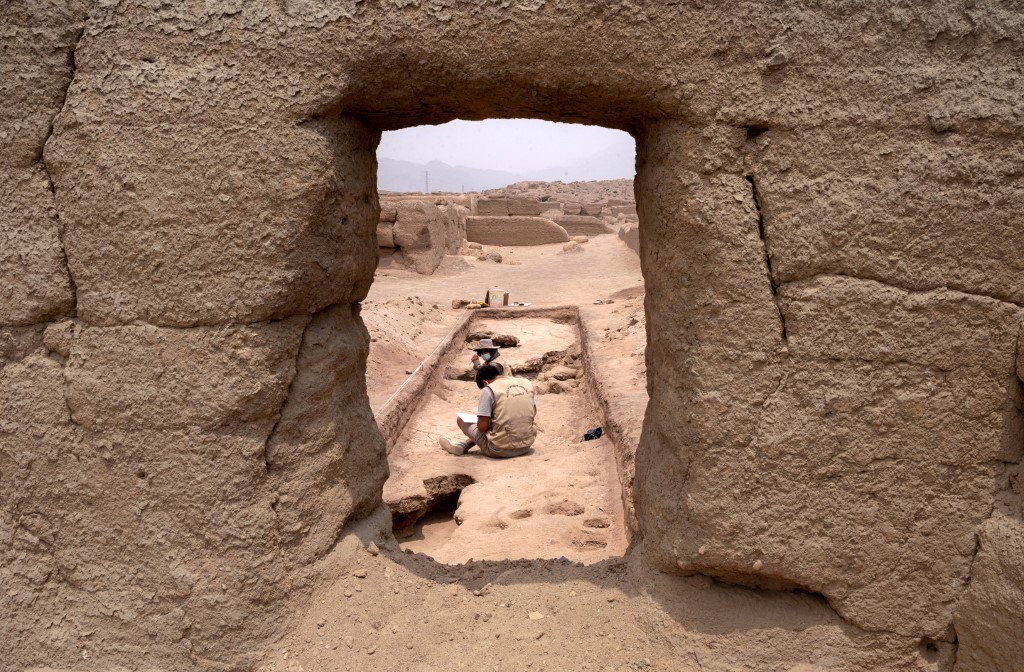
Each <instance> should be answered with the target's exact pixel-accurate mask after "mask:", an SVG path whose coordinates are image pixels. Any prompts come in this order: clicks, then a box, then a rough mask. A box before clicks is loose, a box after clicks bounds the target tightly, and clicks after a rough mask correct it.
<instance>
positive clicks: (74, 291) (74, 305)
mask: <svg viewBox="0 0 1024 672" xmlns="http://www.w3.org/2000/svg"><path fill="white" fill-rule="evenodd" d="M84 34H85V27H84V26H83V27H82V28H81V29H80V30H79V31H78V33H76V35H75V38H74V41H73V42H72V44H71V49H70V50H69V51H68V66H69V67H70V68H71V76H70V77H68V85H67V86H66V87H64V95H63V97H62V98H61V100H60V105H58V106H57V112H56V114H54V115H53V118H52V119H51V120H50V126H49V128H48V129H47V131H46V138H45V139H44V140H43V143H42V144H41V145H40V146H39V156H38V157H37V158H36V163H37V164H39V166H40V167H41V168H42V170H43V174H44V175H46V184H47V187H48V188H49V190H50V196H52V197H53V212H54V215H55V216H56V218H57V240H58V241H59V242H60V251H61V254H62V255H63V256H64V268H65V269H66V270H67V273H68V284H69V285H70V289H71V315H70V316H71V317H75V316H76V315H77V314H78V284H77V283H76V282H75V276H74V275H73V274H72V272H71V263H70V262H69V260H68V247H67V244H65V242H64V220H63V218H62V217H61V216H60V207H59V206H58V204H57V187H56V185H54V182H53V176H52V175H51V174H50V166H49V165H48V164H47V163H46V145H47V144H49V142H50V139H51V138H52V137H53V131H54V127H55V126H56V124H57V118H58V117H59V116H60V114H61V112H63V111H64V107H65V106H66V105H67V102H68V93H69V92H70V91H71V85H72V84H74V82H75V74H76V73H77V71H78V65H77V63H76V61H75V52H76V51H77V50H78V45H79V43H80V42H81V41H82V36H83V35H84Z"/></svg>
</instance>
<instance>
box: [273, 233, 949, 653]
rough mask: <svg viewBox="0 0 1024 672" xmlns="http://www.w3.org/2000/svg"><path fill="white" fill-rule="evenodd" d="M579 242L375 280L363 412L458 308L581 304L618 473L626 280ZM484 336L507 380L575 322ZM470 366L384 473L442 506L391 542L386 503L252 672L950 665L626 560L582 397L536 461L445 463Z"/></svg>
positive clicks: (528, 322) (641, 382)
mask: <svg viewBox="0 0 1024 672" xmlns="http://www.w3.org/2000/svg"><path fill="white" fill-rule="evenodd" d="M584 247H585V248H586V249H585V251H584V252H583V253H578V254H573V255H568V254H562V253H561V246H560V245H551V246H543V247H536V248H516V249H515V250H509V249H508V248H505V249H503V250H501V251H502V253H503V256H504V257H505V259H509V258H511V259H513V260H514V263H511V264H495V263H493V262H481V261H477V260H475V259H470V258H462V257H449V258H447V259H446V261H445V263H444V264H443V265H442V268H441V269H440V270H439V272H438V273H437V274H436V275H435V276H432V277H424V276H420V275H417V274H415V273H413V272H409V271H403V270H386V269H385V270H381V271H379V272H378V277H377V279H376V281H375V283H374V285H373V288H372V290H371V293H370V297H369V299H368V300H367V301H366V303H365V306H364V312H363V317H364V319H365V320H366V323H367V326H368V328H369V330H370V333H371V337H372V339H373V341H372V343H371V353H370V361H369V366H368V373H367V384H368V387H369V393H370V397H371V400H372V402H373V406H374V409H375V411H377V410H379V409H380V408H381V407H382V406H383V405H384V403H385V402H386V401H387V399H388V397H389V396H390V395H391V394H392V393H393V391H394V390H395V388H396V387H397V386H399V385H401V383H402V381H403V380H405V379H406V378H407V376H408V375H409V373H407V372H411V371H413V370H414V369H415V367H416V366H417V365H418V364H419V362H420V361H422V360H423V359H424V358H426V357H427V356H428V355H430V354H431V353H432V352H433V351H434V350H435V348H437V347H438V345H439V344H440V343H442V342H443V340H444V338H445V336H446V335H447V334H448V333H449V332H450V331H451V329H452V327H453V326H454V325H455V324H456V323H457V322H458V320H459V319H460V317H462V316H463V315H464V314H465V312H464V310H453V309H451V301H452V299H454V298H476V297H477V296H482V295H483V292H484V289H485V288H486V287H487V286H500V287H502V288H503V289H506V290H508V291H510V292H511V294H512V298H513V300H519V301H528V302H531V303H533V304H534V305H563V304H575V305H579V306H580V319H581V329H582V331H583V332H584V336H585V337H586V338H587V340H588V343H589V347H590V350H591V352H592V353H593V354H594V362H593V368H592V370H589V371H587V372H586V374H587V375H589V376H590V377H591V378H592V379H593V387H594V388H595V389H596V390H597V391H598V394H599V396H600V400H601V401H603V407H604V408H607V410H608V416H607V417H606V420H607V422H608V425H609V426H610V427H611V426H614V428H615V430H616V432H617V433H618V434H619V435H620V436H621V437H624V440H623V444H624V445H621V446H620V447H619V448H620V450H619V454H618V461H619V463H620V469H621V465H622V464H623V463H624V462H625V463H626V466H627V467H628V462H629V456H630V455H631V452H632V451H634V450H635V447H636V441H638V440H639V436H640V427H641V424H642V420H643V412H644V408H645V406H646V401H647V395H646V390H645V380H646V378H645V369H644V362H643V352H644V346H645V338H646V335H645V328H644V320H643V303H642V302H643V290H642V286H643V283H642V276H641V273H640V265H639V261H638V259H637V256H636V255H635V253H633V252H632V251H630V250H629V249H627V248H626V247H625V245H624V244H623V243H622V242H621V241H620V240H619V239H618V238H617V237H616V236H614V235H606V236H600V237H597V238H595V239H592V240H591V241H590V242H588V243H587V244H585V245H584ZM489 326H490V325H489ZM493 328H494V329H495V330H496V331H500V332H502V333H513V331H514V332H515V335H517V336H519V337H520V338H521V341H522V345H521V346H520V347H521V349H518V348H513V349H509V350H508V351H507V352H506V353H505V355H503V356H506V357H508V361H509V362H510V363H511V364H512V365H513V366H514V367H515V366H516V365H521V364H523V363H525V362H528V361H529V360H530V359H532V358H533V357H535V356H536V354H537V353H538V352H541V351H543V350H544V349H545V348H547V347H551V349H553V350H557V349H562V350H565V351H566V352H565V353H564V354H567V355H571V354H573V353H574V352H575V350H574V349H573V348H574V347H577V346H576V345H575V344H576V342H577V339H578V334H577V333H575V331H576V328H575V326H574V325H565V324H553V323H550V322H546V321H545V320H543V319H533V318H531V319H522V320H501V321H500V324H496V325H493ZM552 343H557V344H558V347H553V346H550V345H549V344H552ZM516 350H518V352H517V351H516ZM467 354H468V353H467ZM561 361H562V362H568V363H570V364H572V363H578V362H580V361H582V360H573V359H572V357H571V356H570V357H569V358H568V359H564V358H563V359H562V360H561ZM468 365H469V361H468V358H466V359H464V360H460V361H457V362H455V364H453V365H452V367H451V370H449V371H447V372H446V375H444V376H443V379H442V380H440V381H438V382H437V383H436V384H435V385H434V387H433V388H432V391H430V392H429V395H430V396H429V397H428V398H427V399H425V400H424V401H423V403H422V404H421V406H420V409H419V411H418V412H417V413H416V414H415V416H414V417H413V418H412V419H411V420H410V423H409V425H408V427H407V429H406V431H405V432H404V433H403V435H402V436H401V437H400V439H399V440H398V442H397V443H396V445H395V448H394V449H393V451H392V455H391V459H390V462H391V468H392V477H391V479H390V481H389V482H388V484H387V486H386V488H385V498H386V499H389V500H391V501H392V502H393V503H394V502H401V501H402V500H403V499H405V498H409V497H413V498H414V497H415V496H417V495H418V496H420V497H424V498H430V497H433V496H434V495H437V497H436V498H435V499H437V500H438V501H436V502H435V503H436V506H437V509H436V510H435V512H433V513H430V514H428V515H427V517H426V518H424V519H421V520H419V521H415V520H405V521H404V522H403V521H402V520H398V517H396V520H398V523H399V524H398V527H399V528H404V529H400V530H399V531H400V533H401V534H408V533H409V532H411V533H412V536H409V537H405V538H403V539H400V540H396V538H395V537H393V536H391V535H383V536H382V535H380V534H379V533H378V532H376V530H378V529H380V526H381V525H382V524H383V525H387V523H388V522H389V521H390V520H391V515H390V512H389V511H388V509H387V508H386V507H381V509H379V510H378V512H377V513H376V514H375V517H376V519H370V520H368V521H365V522H363V523H360V524H357V525H355V526H353V527H352V528H351V529H349V530H347V534H346V535H345V536H344V537H343V538H342V540H341V541H340V542H339V544H338V546H337V547H336V548H335V550H334V552H333V553H331V554H330V555H328V556H327V557H326V558H325V559H324V560H323V561H322V566H321V567H320V568H319V570H318V573H319V574H320V575H321V576H326V577H329V578H328V579H326V580H325V581H324V582H323V583H322V584H321V585H320V586H319V587H317V588H316V589H315V593H314V599H313V601H312V603H311V604H310V603H308V602H306V601H304V600H302V601H300V602H299V603H300V604H302V605H303V606H302V608H301V610H299V611H297V612H296V614H295V617H294V622H293V623H291V624H290V626H289V628H288V631H289V633H290V634H289V635H287V636H285V637H284V638H283V639H282V640H281V641H280V642H279V643H278V645H277V646H275V647H274V648H273V650H271V651H270V652H269V653H268V654H266V655H265V656H264V657H263V659H262V662H261V665H260V670H262V672H285V671H287V672H301V671H303V670H308V671H313V670H388V671H390V670H395V671H398V670H463V669H464V670H529V671H531V672H533V671H539V670H549V671H555V670H558V671H562V670H603V671H612V670H616V671H618V670H672V671H675V670H680V671H686V672H731V671H734V670H757V671H759V672H815V671H825V670H829V671H831V672H835V671H848V672H853V671H855V670H932V671H934V670H939V669H948V666H949V665H950V662H951V661H949V660H939V659H938V658H937V657H936V655H935V654H933V653H932V652H931V651H930V650H928V649H926V648H919V647H918V645H917V642H913V641H910V640H908V639H907V638H905V637H901V636H898V635H895V634H892V633H868V632H864V631H861V630H858V629H856V628H853V627H851V626H849V625H847V624H846V623H845V622H843V621H842V619H840V618H839V617H838V616H837V615H836V613H835V612H834V611H833V610H832V609H831V608H830V607H829V605H828V603H827V602H825V601H824V600H822V599H821V598H819V597H816V596H811V595H806V594H802V593H793V592H774V591H766V590H753V589H747V588H742V587H736V586H727V585H723V584H719V583H716V582H714V581H712V580H711V579H708V578H707V577H701V576H696V577H689V578H681V577H673V576H668V575H665V574H662V573H659V572H655V571H653V570H651V569H650V568H648V567H646V566H644V565H643V563H642V560H641V557H640V555H639V554H636V553H628V552H626V532H625V529H626V528H627V527H628V525H629V519H630V516H631V511H630V509H629V507H628V505H627V507H626V510H625V511H624V510H623V509H622V507H621V506H619V504H618V502H619V501H620V500H619V495H620V492H621V491H620V489H619V483H618V482H617V479H616V473H617V470H616V467H615V461H616V457H615V455H613V447H612V445H611V443H610V442H609V441H608V440H607V439H604V440H602V441H600V442H586V443H582V442H579V441H578V439H577V437H578V435H580V433H581V428H585V426H586V425H588V424H589V423H590V422H592V418H595V417H599V416H600V413H601V410H600V408H598V407H599V406H600V404H598V401H599V400H598V399H594V398H591V396H590V393H589V392H588V391H587V389H586V386H584V385H581V384H579V385H576V386H575V387H573V386H572V385H569V386H568V387H569V388H570V389H568V390H565V391H561V392H560V393H558V394H543V395H539V396H538V408H539V417H538V422H539V424H540V427H541V429H542V430H543V433H542V434H541V438H540V439H539V441H538V445H537V446H536V449H535V451H534V452H533V453H532V454H530V455H527V456H524V457H521V458H515V459H513V460H508V461H494V460H488V459H486V458H481V457H472V456H466V457H454V456H450V455H448V454H446V453H444V452H443V451H441V450H440V448H437V447H436V446H437V444H436V436H437V435H438V434H441V433H447V434H449V435H451V436H454V435H455V433H456V430H455V428H454V421H453V418H452V415H453V413H454V412H455V411H457V410H464V411H472V410H473V408H474V404H475V399H476V396H477V393H476V390H475V386H474V385H473V384H472V383H469V382H467V381H463V380H458V379H457V378H458V377H459V375H460V371H459V369H460V368H468ZM537 379H538V382H539V384H541V385H543V384H544V383H545V381H544V380H542V377H541V376H537ZM630 476H631V474H630V473H628V469H627V473H626V474H625V478H624V482H623V483H622V485H623V486H624V487H625V488H626V490H627V493H628V490H629V479H630ZM424 481H426V483H424ZM431 493H433V494H431ZM445 497H447V500H445ZM456 504H457V505H458V509H457V510H454V509H455V506H456ZM527 512H529V513H528V514H527ZM577 512H578V514H577V515H569V514H573V513H577ZM415 517H416V516H413V518H415ZM460 520H461V522H462V524H461V525H458V524H457V521H460ZM605 523H607V524H608V525H607V527H602V525H604V524H605ZM602 544H603V545H602ZM624 552H626V555H625V557H619V556H621V555H622V554H623V553H624ZM524 558H533V559H524ZM922 646H923V645H922Z"/></svg>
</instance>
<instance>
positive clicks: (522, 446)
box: [438, 364, 537, 458]
mask: <svg viewBox="0 0 1024 672" xmlns="http://www.w3.org/2000/svg"><path fill="white" fill-rule="evenodd" d="M477 387H479V388H480V402H479V404H477V409H476V422H473V421H471V418H466V419H465V420H464V419H463V418H461V417H459V418H457V419H456V421H455V422H456V423H457V424H458V426H459V429H460V430H462V433H463V434H465V435H466V439H465V440H458V441H452V440H451V439H448V438H445V437H443V436H442V437H440V438H439V439H438V443H440V444H441V448H442V449H444V450H446V451H448V452H449V453H451V454H452V455H465V454H466V453H468V452H469V449H470V448H472V447H473V446H478V447H479V448H480V452H481V453H483V454H484V455H486V456H487V457H498V458H506V457H519V456H520V455H525V454H526V453H528V452H530V448H531V447H532V446H533V442H534V440H535V439H536V438H537V427H536V425H535V424H534V420H535V419H536V417H537V404H536V402H535V401H534V396H533V383H531V382H530V381H528V380H526V379H525V378H513V377H511V376H504V375H502V374H501V373H500V372H499V371H498V369H497V367H495V366H494V365H492V364H484V365H483V366H481V367H480V370H479V371H478V373H477Z"/></svg>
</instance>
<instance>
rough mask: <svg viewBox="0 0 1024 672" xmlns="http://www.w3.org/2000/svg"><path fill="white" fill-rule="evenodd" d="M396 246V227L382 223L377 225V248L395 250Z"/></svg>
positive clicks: (388, 223)
mask: <svg viewBox="0 0 1024 672" xmlns="http://www.w3.org/2000/svg"><path fill="white" fill-rule="evenodd" d="M394 246H395V225H394V224H393V223H390V222H381V223H380V224H378V225H377V247H388V248H393V247H394Z"/></svg>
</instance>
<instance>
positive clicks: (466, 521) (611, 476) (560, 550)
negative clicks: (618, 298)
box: [378, 307, 628, 564]
mask: <svg viewBox="0 0 1024 672" xmlns="http://www.w3.org/2000/svg"><path fill="white" fill-rule="evenodd" d="M480 336H489V337H493V338H496V339H501V341H503V342H506V343H509V344H510V345H509V346H508V347H504V348H503V349H502V358H503V359H504V360H505V361H506V362H507V363H508V364H509V365H511V366H512V367H513V369H514V370H515V374H516V375H517V376H522V377H525V378H529V379H531V380H532V381H533V382H534V385H535V388H536V392H537V395H536V402H537V409H538V411H537V427H538V432H539V434H538V438H537V441H536V442H535V444H534V447H533V451H532V452H530V453H529V454H527V455H524V456H522V457H518V458H514V459H510V460H495V459H490V458H487V457H484V456H482V455H480V454H478V453H477V452H476V451H475V450H474V451H471V452H470V453H469V454H468V455H465V456H461V457H456V456H453V455H449V454H448V453H446V452H444V451H443V450H442V449H441V448H440V447H439V446H438V439H439V437H442V436H447V437H449V438H453V439H455V438H461V434H460V433H459V431H458V429H457V427H456V425H455V413H456V412H458V411H464V412H474V411H475V409H476V403H477V399H478V397H479V394H480V393H479V390H478V389H477V387H476V385H475V383H474V381H473V377H472V366H471V364H470V361H469V354H470V353H469V351H468V350H467V341H469V340H471V339H475V338H478V337H480ZM515 343H518V344H517V345H515ZM590 361H591V360H590V358H589V357H588V356H587V354H586V353H585V343H584V342H583V339H582V338H581V325H580V318H579V311H578V310H577V309H575V308H571V307H562V308H553V309H543V310H531V311H523V312H513V311H497V310H495V311H478V312H474V313H470V314H468V315H467V317H466V318H465V319H464V320H463V321H462V322H460V323H459V324H457V325H456V327H455V328H454V329H453V330H452V333H451V334H450V336H449V337H448V338H447V339H445V341H444V342H443V343H442V344H441V346H439V347H438V349H437V350H435V352H434V353H433V355H432V356H431V357H428V359H427V361H426V362H425V364H424V365H422V366H421V367H418V369H417V370H416V371H415V372H414V373H413V375H412V376H411V377H410V379H409V381H407V384H406V386H407V388H411V389H412V390H414V391H415V392H414V393H409V396H410V399H409V400H408V401H403V398H404V396H405V394H406V393H402V392H401V391H400V392H399V394H398V395H397V396H396V397H395V399H394V400H393V401H392V402H391V406H392V407H391V408H387V407H386V408H383V409H381V411H380V412H379V413H378V416H379V421H380V420H384V422H382V423H381V424H382V430H383V431H385V435H386V437H387V438H388V440H389V463H390V467H391V477H390V479H389V480H388V482H387V484H386V485H385V488H384V499H385V502H386V503H387V504H388V506H389V507H390V509H391V511H392V518H393V527H394V533H395V536H396V537H397V538H398V539H399V542H400V543H401V544H402V545H403V548H405V549H407V550H410V551H414V552H422V553H425V554H426V555H429V556H430V557H432V558H434V559H435V560H437V561H438V562H442V563H448V564H459V563H463V562H466V561H468V560H470V559H476V560H484V559H487V560H512V559H534V558H538V559H539V558H561V557H564V558H567V559H569V560H572V561H579V562H584V563H592V562H599V561H601V560H604V559H606V558H608V557H613V556H620V555H622V554H623V553H624V552H625V550H626V546H627V544H628V534H627V531H626V528H627V524H626V522H625V514H624V511H625V510H626V509H627V508H628V507H624V502H623V496H622V493H623V488H622V486H621V484H620V474H619V469H618V468H617V466H616V465H617V464H618V463H620V462H621V460H619V459H617V457H618V456H617V452H618V450H619V448H618V446H617V445H616V444H615V442H614V441H613V440H612V439H611V438H610V437H609V436H607V435H605V436H604V437H602V438H600V439H598V440H591V441H584V440H583V435H584V433H585V432H586V430H587V429H588V428H591V427H595V426H605V425H606V424H607V423H606V421H605V417H604V412H603V410H602V409H603V408H604V406H603V405H602V404H601V403H599V400H598V399H595V397H594V393H593V390H594V389H596V388H595V386H594V385H592V384H591V381H590V380H589V379H588V376H590V375H591V367H590V366H588V365H587V363H589V362H590ZM396 406H397V407H398V408H400V409H401V412H402V413H404V414H406V415H407V417H406V418H405V420H404V422H401V423H400V422H398V421H397V420H395V419H394V418H393V417H392V415H393V414H394V413H396V412H397V411H396V410H395V408H394V407H396ZM389 418H390V421H389V420H388V419H389ZM398 425H401V427H400V428H399V429H395V428H396V427H398ZM389 430H390V431H391V433H392V434H391V435H390V436H388V431H389Z"/></svg>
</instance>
